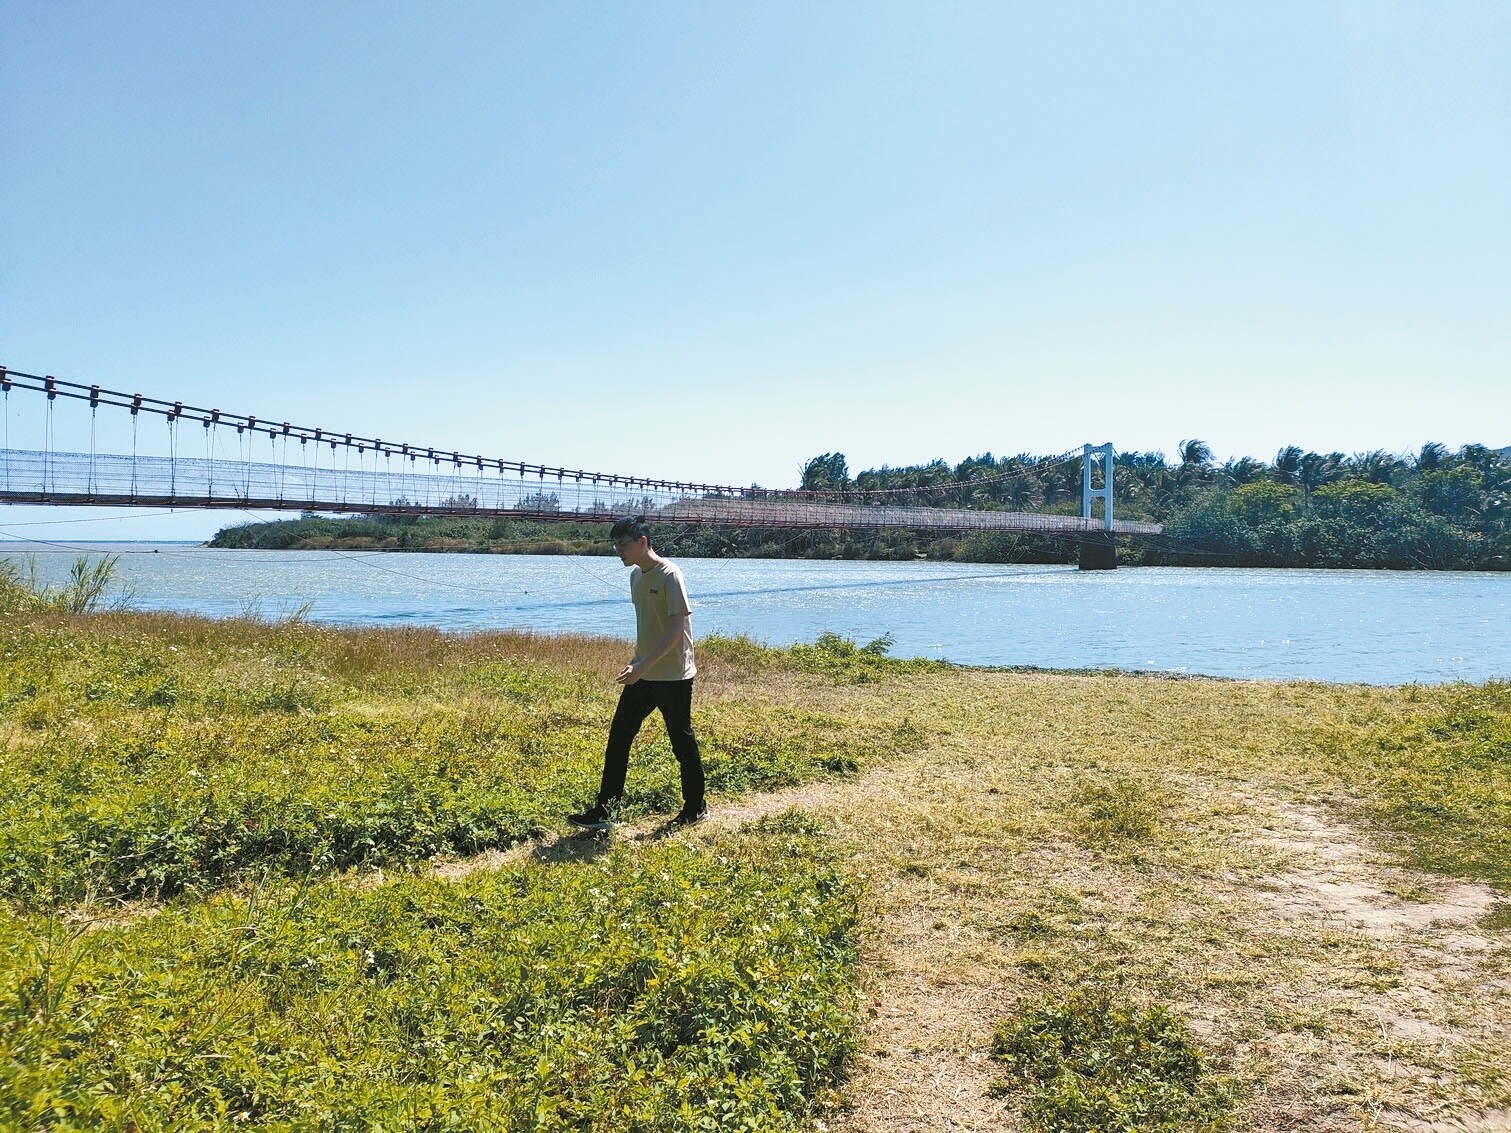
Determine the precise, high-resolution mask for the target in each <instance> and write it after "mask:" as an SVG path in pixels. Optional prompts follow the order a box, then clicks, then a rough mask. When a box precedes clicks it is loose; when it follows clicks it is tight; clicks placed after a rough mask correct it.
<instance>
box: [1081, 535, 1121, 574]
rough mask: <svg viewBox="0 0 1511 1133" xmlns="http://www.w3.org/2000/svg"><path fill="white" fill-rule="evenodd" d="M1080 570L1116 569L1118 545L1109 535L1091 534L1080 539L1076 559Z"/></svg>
mask: <svg viewBox="0 0 1511 1133" xmlns="http://www.w3.org/2000/svg"><path fill="white" fill-rule="evenodd" d="M1078 563H1079V566H1080V568H1081V569H1082V570H1116V569H1117V565H1118V545H1117V544H1116V543H1115V542H1113V539H1112V536H1111V535H1092V536H1089V537H1087V538H1084V539H1082V540H1081V553H1080V556H1079V560H1078Z"/></svg>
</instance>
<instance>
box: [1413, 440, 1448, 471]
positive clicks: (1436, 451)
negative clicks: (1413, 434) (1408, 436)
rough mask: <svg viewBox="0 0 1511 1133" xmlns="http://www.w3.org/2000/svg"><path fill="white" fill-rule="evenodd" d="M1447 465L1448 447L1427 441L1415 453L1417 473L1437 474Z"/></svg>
mask: <svg viewBox="0 0 1511 1133" xmlns="http://www.w3.org/2000/svg"><path fill="white" fill-rule="evenodd" d="M1447 464H1448V446H1447V445H1443V444H1439V443H1438V442H1437V441H1428V442H1427V443H1426V444H1425V445H1423V446H1422V451H1421V452H1419V453H1417V471H1418V472H1439V471H1441V470H1442V469H1443V468H1445V467H1446V466H1447Z"/></svg>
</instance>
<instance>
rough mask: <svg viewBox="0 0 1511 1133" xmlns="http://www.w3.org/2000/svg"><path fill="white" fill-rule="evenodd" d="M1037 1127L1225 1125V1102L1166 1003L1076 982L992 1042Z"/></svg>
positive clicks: (1167, 1130)
mask: <svg viewBox="0 0 1511 1133" xmlns="http://www.w3.org/2000/svg"><path fill="white" fill-rule="evenodd" d="M992 1053H993V1055H994V1056H995V1057H996V1058H997V1059H999V1060H1000V1061H1002V1062H1003V1063H1005V1064H1006V1067H1007V1070H1008V1073H1009V1077H1010V1082H1011V1085H1009V1086H1007V1087H1004V1089H1007V1090H1011V1089H1018V1090H1022V1091H1023V1092H1024V1093H1025V1094H1026V1098H1027V1100H1026V1103H1025V1105H1024V1108H1023V1116H1024V1119H1025V1121H1026V1122H1027V1123H1028V1127H1029V1129H1031V1130H1034V1131H1036V1133H1186V1131H1195V1130H1218V1129H1222V1128H1225V1127H1226V1110H1227V1103H1226V1100H1225V1098H1224V1096H1223V1094H1222V1092H1221V1090H1220V1089H1219V1088H1218V1087H1217V1085H1216V1084H1215V1083H1214V1082H1212V1081H1210V1080H1209V1079H1208V1077H1207V1075H1206V1074H1205V1072H1204V1070H1203V1067H1202V1060H1201V1055H1200V1052H1199V1051H1198V1050H1197V1048H1196V1047H1195V1046H1194V1045H1193V1044H1192V1043H1191V1041H1190V1039H1189V1038H1188V1037H1187V1036H1186V1033H1185V1029H1184V1028H1183V1027H1182V1026H1181V1024H1180V1023H1179V1021H1178V1020H1176V1019H1175V1018H1174V1017H1173V1016H1172V1015H1171V1014H1170V1013H1169V1012H1168V1011H1166V1010H1165V1009H1164V1008H1162V1007H1136V1006H1131V1005H1127V1004H1119V1003H1115V1002H1113V1000H1112V999H1111V997H1110V996H1109V995H1107V994H1106V993H1098V992H1089V991H1076V992H1072V993H1071V994H1070V995H1069V996H1068V997H1066V998H1064V999H1047V1000H1044V1001H1043V1002H1041V1003H1039V1004H1037V1005H1035V1006H1033V1007H1031V1008H1029V1009H1028V1010H1026V1011H1025V1012H1023V1014H1022V1015H1021V1016H1020V1017H1019V1018H1018V1019H1017V1020H1015V1021H1013V1022H1009V1023H1003V1024H1002V1025H1001V1026H1000V1027H999V1028H998V1030H997V1035H996V1038H995V1039H994V1041H993V1044H992Z"/></svg>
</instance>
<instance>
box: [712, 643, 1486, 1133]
mask: <svg viewBox="0 0 1511 1133" xmlns="http://www.w3.org/2000/svg"><path fill="white" fill-rule="evenodd" d="M770 695H771V697H772V698H773V700H774V701H781V700H786V699H788V698H797V699H800V700H801V701H802V702H804V703H807V704H809V705H810V706H811V705H813V704H814V703H815V702H818V703H820V704H822V705H823V706H824V707H825V708H826V710H829V711H834V712H836V713H844V714H846V715H852V716H853V715H860V716H863V717H865V718H866V719H869V720H871V721H872V723H873V724H874V725H879V724H881V723H883V722H885V721H891V722H893V723H896V722H898V721H900V720H902V719H904V718H906V719H908V720H909V721H910V722H912V723H914V724H915V725H920V724H921V725H922V726H923V730H924V731H925V733H926V734H928V735H929V736H930V737H931V742H929V743H928V744H927V745H926V747H925V748H924V749H922V750H919V751H917V752H915V753H914V754H912V755H908V756H904V757H902V758H901V759H899V760H898V761H896V762H894V763H892V764H890V765H887V766H883V767H878V768H876V769H874V770H872V771H870V772H869V773H867V774H865V775H863V776H861V777H860V778H858V779H856V780H854V781H850V782H842V783H823V784H818V785H814V786H810V787H806V788H802V789H800V790H798V791H795V792H785V793H781V794H779V795H778V796H776V797H774V798H772V799H771V800H770V801H769V803H770V806H773V807H785V806H789V805H801V806H802V807H803V808H804V809H806V810H808V811H809V812H810V813H812V814H814V815H816V816H818V817H819V818H820V819H821V820H822V821H823V822H824V823H825V824H826V825H827V827H828V828H829V829H830V830H831V832H832V837H833V839H834V841H835V843H836V844H837V845H838V846H840V847H842V848H843V850H842V852H843V854H844V856H845V858H846V860H848V861H849V862H850V868H851V869H852V870H853V871H854V872H855V873H856V874H858V875H860V876H863V877H864V878H865V879H866V881H867V882H868V887H869V894H870V897H869V901H870V908H871V918H870V923H871V925H872V929H871V935H870V938H869V947H868V973H867V988H868V994H869V1001H870V1007H869V1019H868V1021H867V1023H866V1029H865V1034H866V1041H865V1044H864V1046H863V1050H862V1055H861V1058H860V1060H859V1062H858V1064H857V1066H856V1072H855V1077H854V1080H853V1082H852V1084H851V1088H850V1091H849V1095H848V1096H849V1099H850V1105H851V1109H850V1110H849V1112H848V1113H847V1114H845V1115H843V1116H842V1119H841V1120H839V1121H837V1122H831V1128H834V1127H836V1126H837V1127H840V1128H844V1129H849V1130H854V1131H856V1133H862V1131H864V1133H879V1131H883V1130H886V1131H904V1130H936V1129H937V1130H946V1129H962V1130H971V1129H980V1130H986V1129H1002V1128H1015V1127H1017V1118H1016V1116H1015V1115H1016V1109H1015V1106H1014V1103H1013V1101H1012V1100H1011V1099H1008V1100H1004V1099H1000V1098H997V1097H993V1096H992V1094H991V1091H990V1089H989V1087H990V1085H991V1084H992V1082H993V1081H994V1080H995V1078H996V1077H997V1075H996V1073H995V1071H994V1070H993V1068H992V1065H991V1063H990V1061H989V1057H988V1056H989V1046H990V1040H991V1033H992V1029H993V1027H994V1026H995V1024H996V1023H997V1022H999V1021H1000V1020H1002V1019H1003V1018H1005V1017H1008V1016H1010V1015H1011V1013H1012V1012H1013V1011H1014V1010H1015V1009H1016V1008H1017V1007H1018V1006H1019V1005H1020V1004H1023V1003H1025V1002H1027V1001H1028V1000H1031V999H1034V998H1037V997H1040V996H1042V995H1044V994H1046V993H1047V992H1052V991H1055V990H1057V989H1058V990H1068V989H1072V988H1075V987H1081V986H1087V985H1093V986H1100V987H1104V988H1110V989H1113V990H1114V991H1115V992H1116V994H1118V995H1120V996H1124V997H1126V998H1128V999H1129V1000H1131V1001H1134V1002H1146V1003H1163V1004H1166V1005H1168V1006H1170V1007H1171V1008H1172V1009H1173V1010H1174V1011H1175V1013H1176V1014H1177V1015H1178V1016H1179V1017H1181V1018H1183V1019H1184V1020H1186V1022H1187V1023H1188V1025H1189V1026H1190V1028H1191V1030H1192V1032H1193V1033H1194V1034H1195V1035H1196V1036H1197V1037H1198V1039H1199V1041H1200V1044H1201V1046H1202V1047H1203V1048H1204V1050H1205V1052H1206V1054H1207V1057H1208V1060H1209V1064H1210V1066H1211V1067H1212V1068H1213V1069H1214V1071H1216V1072H1218V1073H1220V1074H1221V1075H1223V1076H1225V1077H1226V1078H1228V1079H1229V1080H1230V1081H1231V1083H1232V1092H1233V1095H1234V1098H1235V1111H1234V1113H1233V1115H1232V1118H1233V1120H1232V1123H1233V1125H1234V1126H1235V1127H1236V1128H1256V1129H1277V1130H1278V1129H1307V1130H1320V1131H1328V1130H1345V1129H1438V1128H1441V1129H1445V1130H1446V1129H1456V1128H1465V1129H1470V1128H1481V1127H1483V1128H1498V1127H1500V1126H1497V1125H1495V1124H1494V1122H1495V1121H1496V1120H1498V1119H1497V1117H1496V1113H1497V1111H1498V1110H1501V1109H1503V1108H1504V1107H1506V1106H1507V1104H1508V1103H1511V1082H1508V1080H1507V1077H1506V1071H1505V1068H1506V1067H1508V1066H1511V979H1508V976H1507V974H1506V973H1507V970H1508V964H1507V961H1508V960H1511V940H1508V933H1507V932H1506V931H1505V930H1504V929H1499V930H1497V929H1494V928H1492V927H1490V925H1491V924H1492V923H1493V921H1492V920H1491V919H1489V918H1487V916H1486V914H1487V913H1489V912H1490V911H1491V909H1492V907H1493V894H1492V891H1491V890H1490V889H1489V888H1488V887H1486V886H1484V885H1483V884H1476V883H1471V882H1464V881H1458V882H1455V881H1452V880H1448V879H1444V878H1441V877H1437V876H1434V875H1429V874H1424V873H1421V872H1418V871H1415V870H1412V869H1410V868H1408V867H1406V866H1404V865H1401V864H1399V862H1398V861H1396V860H1395V858H1394V855H1393V852H1392V851H1393V850H1398V849H1402V847H1401V846H1399V845H1398V844H1394V843H1393V842H1392V840H1391V838H1390V837H1389V836H1388V835H1387V834H1385V833H1383V832H1381V831H1379V830H1371V829H1369V828H1368V827H1366V826H1362V825H1360V824H1358V822H1357V821H1356V820H1357V817H1358V816H1359V815H1360V814H1361V813H1362V810H1363V801H1362V799H1361V798H1359V797H1355V796H1353V795H1350V794H1348V793H1346V792H1345V790H1344V788H1345V787H1346V786H1347V785H1348V784H1347V776H1346V775H1344V774H1340V772H1339V771H1338V770H1337V769H1336V768H1330V766H1329V765H1327V764H1326V763H1325V762H1324V761H1320V760H1319V759H1318V757H1317V753H1316V749H1315V748H1314V746H1313V745H1314V742H1315V739H1314V738H1315V737H1316V736H1318V735H1319V734H1320V733H1322V732H1327V733H1330V734H1333V735H1336V733H1337V732H1338V730H1340V729H1348V728H1361V727H1365V726H1373V725H1375V724H1376V723H1378V721H1379V720H1381V719H1382V718H1390V717H1392V716H1394V715H1399V714H1402V713H1409V712H1411V711H1414V708H1413V707H1412V706H1413V704H1415V703H1417V698H1418V697H1419V696H1420V695H1421V694H1420V693H1418V692H1415V691H1413V690H1380V689H1368V688H1345V687H1333V686H1320V685H1300V684H1285V685H1280V684H1261V683H1240V682H1217V681H1172V680H1158V679H1151V678H1134V677H1107V676H1098V677H1080V676H1067V675H1028V676H1025V675H1015V674H994V673H956V674H941V675H937V676H935V675H926V676H917V675H914V676H908V677H904V678H899V679H897V680H892V681H889V682H887V683H886V684H885V685H884V686H863V687H858V688H857V687H842V688H834V687H826V686H821V685H818V684H816V683H815V682H811V681H796V682H787V683H783V684H777V685H773V686H772V688H771V689H770ZM733 809H734V814H733V815H732V816H731V817H736V818H739V817H748V816H752V815H754V814H756V813H758V812H760V811H761V810H763V809H766V807H764V806H762V805H761V803H760V802H747V803H744V804H741V805H738V806H737V807H736V808H733ZM1487 1122H1488V1123H1489V1124H1485V1123H1487ZM1454 1123H1457V1124H1454Z"/></svg>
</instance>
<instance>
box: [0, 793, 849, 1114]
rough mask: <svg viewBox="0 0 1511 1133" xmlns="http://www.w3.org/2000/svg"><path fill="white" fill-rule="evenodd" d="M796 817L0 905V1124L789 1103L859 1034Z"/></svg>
mask: <svg viewBox="0 0 1511 1133" xmlns="http://www.w3.org/2000/svg"><path fill="white" fill-rule="evenodd" d="M805 830H806V826H805V824H804V823H803V822H802V820H801V819H800V818H799V819H798V820H796V821H792V822H782V821H778V822H774V823H769V824H767V825H765V826H763V827H762V828H760V829H757V830H756V831H754V832H753V833H751V834H748V835H746V836H744V837H741V838H738V839H730V840H727V841H726V842H724V843H721V844H719V845H717V846H715V847H713V848H705V849H701V850H700V849H695V848H693V847H690V846H687V845H682V844H660V845H654V844H653V845H637V846H630V847H627V848H624V849H616V850H614V851H612V852H610V853H608V854H606V855H605V856H603V857H601V858H599V859H597V860H589V861H585V862H577V863H569V864H564V865H527V866H524V867H521V868H517V869H511V870H506V871H503V872H500V873H497V874H487V875H478V876H474V877H472V878H470V879H468V880H467V881H465V882H462V883H446V882H442V881H437V880H417V879H407V880H401V881H398V882H395V883H393V884H389V885H385V886H381V887H378V888H376V889H368V890H365V891H359V890H354V889H352V888H350V887H344V886H341V885H339V884H336V883H333V882H329V881H327V882H321V883H317V884H313V885H308V886H304V887H297V886H290V885H288V884H287V883H282V884H279V885H274V886H272V887H270V888H269V889H268V890H267V891H265V892H263V893H261V894H260V895H257V896H255V897H253V898H252V899H250V900H249V899H244V898H234V899H233V898H230V897H219V898H216V899H214V900H211V901H206V902H200V903H196V904H194V905H192V906H185V907H182V908H176V909H169V910H165V911H163V912H162V913H160V914H158V915H157V916H155V917H151V918H149V919H147V920H144V921H141V922H139V923H137V924H134V925H131V926H128V927H122V928H113V929H112V928H103V929H99V930H97V931H94V932H91V933H85V934H81V933H79V932H74V933H71V934H70V933H67V932H63V931H62V930H61V929H60V926H59V924H58V922H57V921H56V920H47V919H40V918H37V919H27V918H18V917H7V918H5V919H4V920H3V921H0V937H3V938H4V939H3V947H0V955H3V956H4V957H5V960H4V961H3V962H0V963H3V967H0V973H3V974H0V1122H3V1123H4V1124H6V1125H8V1126H9V1127H21V1128H38V1127H45V1128H50V1129H57V1130H74V1129H79V1130H82V1129H96V1128H102V1127H113V1128H139V1129H143V1130H149V1129H154V1130H155V1129H173V1130H184V1131H187V1130H208V1129H229V1128H237V1127H242V1128H244V1127H247V1126H248V1125H252V1126H255V1127H258V1128H291V1129H351V1130H356V1129H364V1130H366V1129H378V1128H402V1129H499V1130H515V1129H519V1130H524V1129H529V1130H537V1131H542V1133H546V1131H552V1130H568V1129H571V1130H604V1131H608V1130H614V1131H625V1130H645V1131H648V1133H649V1131H657V1133H660V1131H666V1130H693V1129H736V1128H745V1129H763V1130H764V1129H770V1130H781V1129H790V1128H795V1127H797V1126H798V1125H799V1124H800V1122H801V1121H802V1119H803V1117H804V1115H806V1114H808V1113H809V1112H811V1110H812V1108H813V1107H814V1105H815V1104H818V1103H819V1102H821V1101H822V1100H823V1099H824V1098H825V1097H826V1096H827V1095H828V1092H829V1091H831V1090H832V1089H833V1087H834V1086H835V1085H836V1083H837V1082H838V1080H839V1075H840V1072H841V1068H842V1066H843V1064H844V1061H845V1059H846V1058H847V1056H848V1055H849V1054H850V1052H851V1049H852V1047H853V1043H854V1033H855V996H854V992H853V990H852V984H853V975H854V973H853V968H854V964H855V947H854V941H853V935H854V926H855V918H856V900H857V893H856V891H855V890H854V889H853V887H852V886H850V885H849V884H847V883H846V882H845V881H844V880H842V878H841V877H840V875H839V874H838V872H837V871H836V870H835V869H834V868H833V866H832V865H831V864H830V863H829V862H828V861H827V859H826V856H825V853H824V850H823V848H822V846H821V845H820V844H819V843H818V842H817V841H816V840H815V839H814V838H813V837H812V836H811V835H809V834H808V833H806V832H805Z"/></svg>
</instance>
